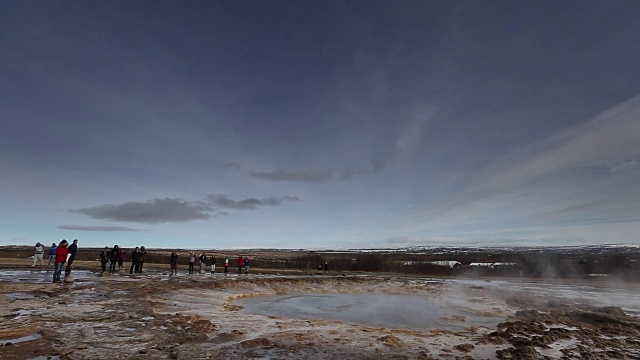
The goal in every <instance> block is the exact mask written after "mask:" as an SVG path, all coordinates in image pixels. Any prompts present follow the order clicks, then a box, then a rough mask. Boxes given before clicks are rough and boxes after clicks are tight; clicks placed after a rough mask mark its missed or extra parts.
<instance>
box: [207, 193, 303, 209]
mask: <svg viewBox="0 0 640 360" xmlns="http://www.w3.org/2000/svg"><path fill="white" fill-rule="evenodd" d="M207 200H208V201H209V202H210V203H211V204H212V205H215V206H216V207H217V208H219V209H235V210H255V209H257V208H258V207H259V206H278V205H282V204H283V203H285V202H292V201H300V199H299V198H298V197H296V196H283V197H280V198H274V197H270V198H265V199H256V198H246V199H243V200H233V199H229V198H228V197H227V196H226V195H209V196H207Z"/></svg>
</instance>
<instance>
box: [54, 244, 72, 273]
mask: <svg viewBox="0 0 640 360" xmlns="http://www.w3.org/2000/svg"><path fill="white" fill-rule="evenodd" d="M68 245H69V243H68V242H67V240H64V239H62V241H60V244H59V245H58V247H57V248H56V262H55V268H54V271H53V282H54V283H55V282H62V280H60V275H61V274H62V268H63V267H64V263H65V262H66V261H67V255H69V249H68V248H67V246H68Z"/></svg>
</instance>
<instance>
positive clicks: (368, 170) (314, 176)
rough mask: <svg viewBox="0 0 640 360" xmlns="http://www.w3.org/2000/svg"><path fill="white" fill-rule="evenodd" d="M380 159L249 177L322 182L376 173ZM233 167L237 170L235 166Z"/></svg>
mask: <svg viewBox="0 0 640 360" xmlns="http://www.w3.org/2000/svg"><path fill="white" fill-rule="evenodd" d="M382 167H383V164H382V162H381V161H377V160H376V161H372V162H371V165H370V166H369V167H353V168H348V169H345V170H342V171H337V170H313V169H310V170H283V169H279V170H273V171H250V172H249V177H250V178H253V179H260V180H267V181H289V182H306V183H324V182H329V181H335V180H349V179H352V178H355V177H359V176H367V175H372V174H377V173H379V172H380V170H381V169H382ZM234 169H237V170H239V169H240V167H239V166H236V167H234Z"/></svg>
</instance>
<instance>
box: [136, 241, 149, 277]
mask: <svg viewBox="0 0 640 360" xmlns="http://www.w3.org/2000/svg"><path fill="white" fill-rule="evenodd" d="M145 255H147V250H146V249H145V248H144V246H140V259H139V260H138V267H136V272H137V273H138V274H140V273H142V265H144V257H145Z"/></svg>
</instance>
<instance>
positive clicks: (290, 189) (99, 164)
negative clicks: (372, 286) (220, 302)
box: [0, 0, 640, 249]
mask: <svg viewBox="0 0 640 360" xmlns="http://www.w3.org/2000/svg"><path fill="white" fill-rule="evenodd" d="M639 13H640V2H638V1H635V0H631V1H625V0H617V1H590V0H580V1H577V0H576V1H567V0H563V1H544V0H542V1H517V2H513V1H475V0H474V1H464V0H463V1H411V0H406V1H373V0H363V1H357V0H356V1H331V0H330V1H305V2H303V1H294V0H290V1H285V0H275V1H251V0H244V1H206V2H205V1H185V2H182V1H181V2H176V1H133V2H132V1H102V2H99V1H8V0H0V49H1V51H0V245H12V244H34V243H35V242H42V243H45V244H51V243H52V242H58V241H60V240H61V239H63V238H65V239H67V240H69V239H79V246H87V247H98V246H107V245H108V246H112V245H114V244H119V245H120V246H121V247H133V246H139V245H145V246H146V247H150V248H212V249H238V248H380V247H382V248H399V247H407V246H431V245H448V246H511V245H513V246H521V245H536V246H537V245H547V246H566V245H586V244H609V243H629V244H640V41H638V34H640V21H638V14H639Z"/></svg>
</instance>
